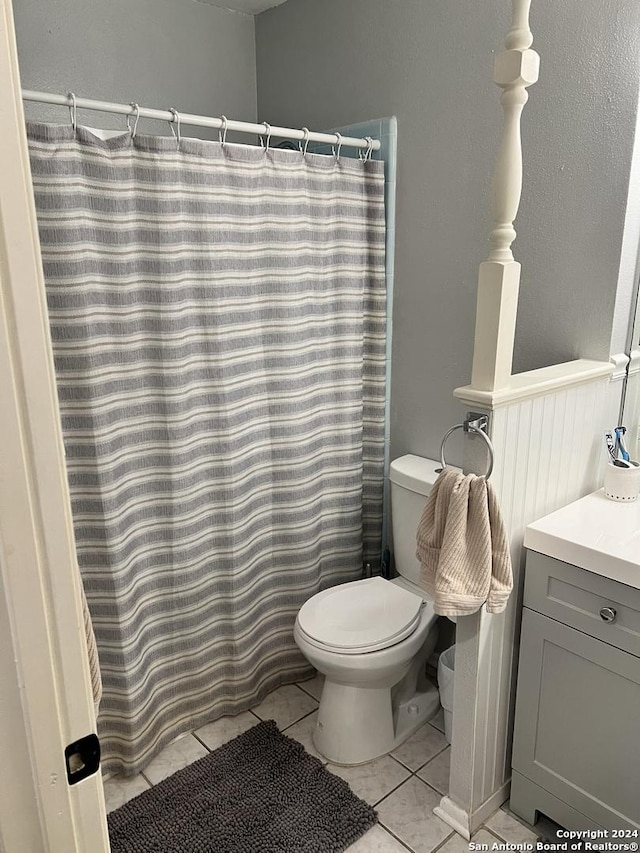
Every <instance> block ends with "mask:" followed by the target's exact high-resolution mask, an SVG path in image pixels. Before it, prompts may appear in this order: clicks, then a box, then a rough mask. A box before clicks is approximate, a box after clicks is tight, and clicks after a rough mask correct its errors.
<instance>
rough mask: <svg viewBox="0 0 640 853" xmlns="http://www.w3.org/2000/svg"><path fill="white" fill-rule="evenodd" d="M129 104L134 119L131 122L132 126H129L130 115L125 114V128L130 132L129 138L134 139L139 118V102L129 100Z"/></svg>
mask: <svg viewBox="0 0 640 853" xmlns="http://www.w3.org/2000/svg"><path fill="white" fill-rule="evenodd" d="M129 106H130V107H131V108H132V109H133V110H135V119H134V122H133V128H132V127H131V116H130V115H128V116H127V129H128V130H129V133H130V134H131V138H132V139H135V136H136V133H137V132H138V121H139V119H140V104H134V102H133V101H131V102H130V104H129Z"/></svg>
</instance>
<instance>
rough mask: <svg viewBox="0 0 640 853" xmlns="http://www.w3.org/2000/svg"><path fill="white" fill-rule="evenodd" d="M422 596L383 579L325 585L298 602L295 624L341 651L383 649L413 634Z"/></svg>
mask: <svg viewBox="0 0 640 853" xmlns="http://www.w3.org/2000/svg"><path fill="white" fill-rule="evenodd" d="M422 604H423V600H422V599H421V598H420V596H418V595H415V594H414V593H413V592H409V591H408V590H406V589H402V588H401V587H398V586H396V585H395V584H393V583H390V582H389V581H387V580H385V579H384V578H380V577H375V578H367V579H366V580H360V581H353V582H352V583H344V584H340V585H339V586H334V587H331V588H330V589H325V590H324V591H323V592H319V593H318V594H317V595H314V596H313V598H310V599H309V601H307V602H306V603H305V604H303V605H302V607H301V609H300V612H299V613H298V626H299V628H301V630H302V631H303V632H304V633H305V634H306V635H307V636H308V637H309V638H310V639H311V640H315V641H316V642H318V643H321V644H322V645H323V646H326V647H328V648H331V649H335V650H336V651H338V652H342V653H343V654H356V653H363V652H368V651H376V650H378V649H384V648H387V647H388V646H392V645H395V644H396V643H399V642H400V641H401V640H404V639H405V638H406V637H408V636H409V635H410V634H412V633H413V632H414V631H415V629H416V627H417V625H418V622H419V621H420V612H421V610H422Z"/></svg>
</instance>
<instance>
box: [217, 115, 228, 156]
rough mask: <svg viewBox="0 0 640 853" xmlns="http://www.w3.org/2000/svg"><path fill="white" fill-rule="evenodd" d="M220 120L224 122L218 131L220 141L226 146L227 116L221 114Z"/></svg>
mask: <svg viewBox="0 0 640 853" xmlns="http://www.w3.org/2000/svg"><path fill="white" fill-rule="evenodd" d="M220 121H221V122H222V127H221V128H220V130H219V131H218V142H219V143H220V145H221V146H222V148H224V146H225V145H226V144H227V117H226V116H220Z"/></svg>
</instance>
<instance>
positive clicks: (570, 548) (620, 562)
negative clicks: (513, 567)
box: [524, 489, 640, 589]
mask: <svg viewBox="0 0 640 853" xmlns="http://www.w3.org/2000/svg"><path fill="white" fill-rule="evenodd" d="M524 544H525V547H526V548H530V549H531V550H533V551H539V552H540V553H541V554H546V555H547V556H548V557H555V558H556V559H557V560H562V561H563V562H564V563H573V565H575V566H580V568H582V569H587V571H590V572H594V573H595V574H598V575H602V576H603V577H605V578H611V579H612V580H615V581H619V582H620V583H625V584H627V585H628V586H632V587H635V588H636V589H640V500H638V501H633V502H631V503H622V502H619V501H612V500H609V499H608V498H606V497H605V496H604V491H603V490H602V489H600V490H599V491H597V492H593V494H591V495H587V496H586V497H584V498H581V499H580V500H579V501H574V503H571V504H568V506H565V507H562V509H559V510H556V512H552V513H551V515H547V516H545V517H544V518H541V519H539V521H535V522H534V523H533V524H530V525H529V526H528V527H527V529H526V530H525V534H524Z"/></svg>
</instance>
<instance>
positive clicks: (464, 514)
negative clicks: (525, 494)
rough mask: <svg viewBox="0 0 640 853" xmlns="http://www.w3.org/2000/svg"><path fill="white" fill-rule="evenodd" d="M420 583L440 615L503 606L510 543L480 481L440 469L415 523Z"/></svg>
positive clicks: (507, 588) (509, 578)
mask: <svg viewBox="0 0 640 853" xmlns="http://www.w3.org/2000/svg"><path fill="white" fill-rule="evenodd" d="M416 557H417V558H418V560H419V561H420V563H421V564H422V585H423V587H424V589H425V590H426V591H427V592H428V593H429V595H430V596H431V598H432V599H433V602H434V610H435V612H436V613H438V614H439V615H441V616H466V615H468V614H469V613H475V612H476V610H479V609H480V608H481V607H482V605H483V604H484V603H485V602H486V603H487V611H488V612H489V613H500V612H501V611H502V610H504V609H505V607H506V606H507V600H508V598H509V595H510V593H511V589H512V588H513V573H512V570H511V555H510V553H509V543H508V540H507V534H506V530H505V527H504V522H503V520H502V513H501V512H500V507H499V505H498V499H497V497H496V493H495V491H494V490H493V487H492V486H491V483H489V482H487V480H485V479H484V477H477V476H476V475H475V474H460V473H458V472H457V471H454V470H452V469H451V468H445V470H444V471H443V472H442V474H440V476H439V477H438V479H437V480H436V482H435V484H434V486H433V489H432V490H431V492H430V494H429V497H428V498H427V503H426V506H425V508H424V512H423V513H422V518H421V519H420V523H419V524H418V532H417V551H416Z"/></svg>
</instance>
